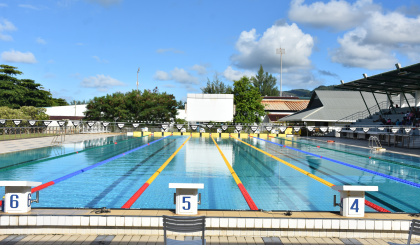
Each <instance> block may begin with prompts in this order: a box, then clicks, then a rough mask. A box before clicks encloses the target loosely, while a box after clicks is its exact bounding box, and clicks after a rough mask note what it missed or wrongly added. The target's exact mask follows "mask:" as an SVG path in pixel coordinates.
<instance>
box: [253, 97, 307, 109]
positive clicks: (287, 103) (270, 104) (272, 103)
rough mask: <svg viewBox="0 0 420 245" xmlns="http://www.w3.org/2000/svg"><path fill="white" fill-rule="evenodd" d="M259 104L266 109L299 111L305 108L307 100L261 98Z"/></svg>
mask: <svg viewBox="0 0 420 245" xmlns="http://www.w3.org/2000/svg"><path fill="white" fill-rule="evenodd" d="M261 104H263V105H264V107H265V108H264V110H266V111H293V112H294V111H301V110H303V109H306V107H307V106H308V104H309V100H286V99H276V100H273V99H263V100H262V101H261Z"/></svg>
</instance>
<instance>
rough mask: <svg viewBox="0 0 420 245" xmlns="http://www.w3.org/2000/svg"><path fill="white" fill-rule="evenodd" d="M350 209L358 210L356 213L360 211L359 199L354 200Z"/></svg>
mask: <svg viewBox="0 0 420 245" xmlns="http://www.w3.org/2000/svg"><path fill="white" fill-rule="evenodd" d="M350 209H353V210H356V213H358V212H359V199H356V200H354V202H353V204H352V205H351V207H350Z"/></svg>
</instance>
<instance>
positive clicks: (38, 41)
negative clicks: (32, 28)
mask: <svg viewBox="0 0 420 245" xmlns="http://www.w3.org/2000/svg"><path fill="white" fill-rule="evenodd" d="M35 41H36V42H37V43H39V44H47V42H46V41H45V40H44V39H42V38H40V37H37V38H36V40H35Z"/></svg>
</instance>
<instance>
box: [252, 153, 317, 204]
mask: <svg viewBox="0 0 420 245" xmlns="http://www.w3.org/2000/svg"><path fill="white" fill-rule="evenodd" d="M251 156H252V155H251ZM253 157H254V159H256V160H257V161H258V162H260V163H261V165H262V166H263V167H265V168H266V169H267V170H268V171H270V172H272V173H273V174H274V176H275V177H276V178H277V179H280V180H281V181H282V182H283V183H284V184H285V185H286V186H287V187H288V188H289V189H291V190H292V191H293V192H294V193H295V194H296V195H297V196H298V197H299V198H300V199H301V200H302V201H303V202H305V203H309V206H310V208H311V209H316V206H315V205H313V204H312V202H310V201H309V199H308V198H307V197H306V196H305V195H302V194H301V193H300V191H298V190H297V189H296V188H295V187H294V186H293V185H292V184H290V182H289V181H287V180H286V179H285V178H284V177H281V176H280V175H279V174H277V173H276V172H275V171H274V170H272V169H271V168H270V167H269V166H267V164H265V163H264V162H263V161H262V160H260V159H258V158H257V157H256V156H253ZM278 164H280V163H278ZM279 188H280V186H279Z"/></svg>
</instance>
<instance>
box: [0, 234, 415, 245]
mask: <svg viewBox="0 0 420 245" xmlns="http://www.w3.org/2000/svg"><path fill="white" fill-rule="evenodd" d="M170 238H172V239H177V240H182V239H185V240H191V239H192V237H174V236H170ZM163 239H164V238H163V236H148V235H145V236H140V235H116V236H113V235H108V236H106V235H100V236H97V235H20V236H19V235H11V236H7V235H3V236H1V235H0V244H16V245H18V244H19V245H20V244H25V245H32V244H33V245H35V244H36V245H44V244H48V245H56V244H57V245H58V244H60V245H70V244H83V245H85V244H86V245H90V244H92V245H93V244H98V245H99V244H104V245H105V244H109V245H117V244H119V245H122V244H126V245H135V244H136V245H163V244H164V243H163ZM419 241H420V240H412V242H411V244H413V245H415V244H418V242H419ZM180 244H182V243H180ZM206 244H214V245H216V244H217V245H229V244H238V245H248V244H250V245H251V244H254V245H274V244H285V245H286V244H316V245H320V244H386V245H397V244H401V245H402V244H407V239H351V238H350V239H339V238H321V237H315V238H311V237H298V238H291V237H289V238H284V237H281V238H280V237H241V236H237V237H234V236H232V237H225V236H212V237H206Z"/></svg>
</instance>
